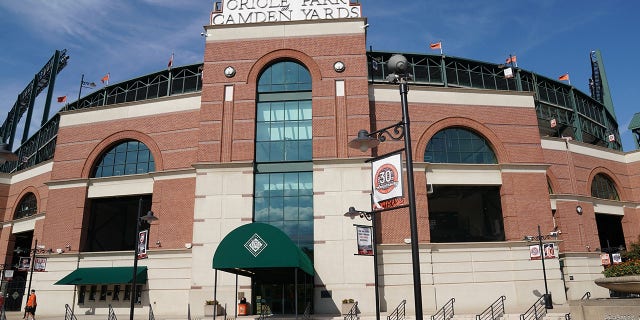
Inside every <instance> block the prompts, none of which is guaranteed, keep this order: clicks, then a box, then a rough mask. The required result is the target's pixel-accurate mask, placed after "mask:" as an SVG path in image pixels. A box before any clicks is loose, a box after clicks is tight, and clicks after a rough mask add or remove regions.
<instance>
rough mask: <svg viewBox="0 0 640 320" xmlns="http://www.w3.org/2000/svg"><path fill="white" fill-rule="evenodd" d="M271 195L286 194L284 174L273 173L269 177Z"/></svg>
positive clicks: (279, 195)
mask: <svg viewBox="0 0 640 320" xmlns="http://www.w3.org/2000/svg"><path fill="white" fill-rule="evenodd" d="M269 190H270V191H271V194H270V196H272V197H281V196H283V195H284V174H283V173H272V174H270V177H269Z"/></svg>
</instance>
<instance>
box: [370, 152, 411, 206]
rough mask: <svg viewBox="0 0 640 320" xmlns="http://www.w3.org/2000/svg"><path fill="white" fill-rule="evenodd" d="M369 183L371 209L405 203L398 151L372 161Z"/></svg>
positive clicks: (400, 159)
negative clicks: (370, 186) (370, 185)
mask: <svg viewBox="0 0 640 320" xmlns="http://www.w3.org/2000/svg"><path fill="white" fill-rule="evenodd" d="M371 183H372V190H373V192H372V199H373V204H372V206H373V210H382V209H390V208H394V207H397V206H400V205H404V204H405V200H404V193H403V190H404V186H403V181H402V157H401V156H400V153H395V154H392V155H389V156H386V157H383V158H380V159H377V160H375V161H373V162H372V165H371Z"/></svg>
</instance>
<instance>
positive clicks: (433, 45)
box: [429, 41, 442, 54]
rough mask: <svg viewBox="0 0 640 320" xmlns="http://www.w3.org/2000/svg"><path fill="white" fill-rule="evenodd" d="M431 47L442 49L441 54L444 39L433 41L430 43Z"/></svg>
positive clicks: (432, 48)
mask: <svg viewBox="0 0 640 320" xmlns="http://www.w3.org/2000/svg"><path fill="white" fill-rule="evenodd" d="M429 49H431V50H438V49H440V54H442V41H438V42H431V43H430V44H429Z"/></svg>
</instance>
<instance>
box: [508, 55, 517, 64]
mask: <svg viewBox="0 0 640 320" xmlns="http://www.w3.org/2000/svg"><path fill="white" fill-rule="evenodd" d="M516 61H517V59H516V56H509V58H507V63H516Z"/></svg>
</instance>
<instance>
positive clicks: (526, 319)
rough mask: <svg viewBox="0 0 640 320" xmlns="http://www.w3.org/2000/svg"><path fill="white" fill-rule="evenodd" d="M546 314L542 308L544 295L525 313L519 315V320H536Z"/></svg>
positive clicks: (545, 310) (545, 309)
mask: <svg viewBox="0 0 640 320" xmlns="http://www.w3.org/2000/svg"><path fill="white" fill-rule="evenodd" d="M545 314H547V308H545V307H544V295H543V296H541V297H540V298H538V300H536V302H535V303H534V304H533V305H532V306H531V307H530V308H529V310H527V311H526V312H525V313H523V314H521V315H520V320H532V319H535V320H538V319H542V317H544V315H545Z"/></svg>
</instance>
